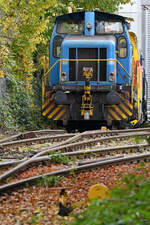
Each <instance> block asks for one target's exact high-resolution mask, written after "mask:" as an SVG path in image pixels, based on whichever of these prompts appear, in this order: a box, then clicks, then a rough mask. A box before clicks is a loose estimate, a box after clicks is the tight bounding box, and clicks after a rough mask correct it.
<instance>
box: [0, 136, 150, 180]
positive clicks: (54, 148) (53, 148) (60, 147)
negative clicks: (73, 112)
mask: <svg viewBox="0 0 150 225" xmlns="http://www.w3.org/2000/svg"><path fill="white" fill-rule="evenodd" d="M86 133H88V132H84V133H82V134H78V135H76V136H74V137H71V138H69V139H68V140H66V141H64V142H61V143H59V144H56V145H52V146H51V147H49V148H47V149H44V151H41V152H39V153H37V154H35V155H34V156H33V157H31V158H30V159H28V160H26V161H25V162H22V163H20V164H19V165H17V166H16V167H15V168H13V169H11V170H9V171H7V172H5V173H4V174H2V175H0V182H1V181H2V180H4V179H6V178H7V177H9V176H10V175H11V174H13V173H14V172H17V171H19V170H20V169H22V168H23V167H25V166H27V165H29V164H30V163H31V162H32V161H33V159H34V158H36V157H39V156H42V155H45V154H47V153H50V152H54V151H57V150H63V149H64V150H66V149H68V148H73V147H78V146H86V145H87V144H88V145H91V144H93V143H96V142H106V141H110V140H111V139H112V140H114V139H117V138H126V137H131V136H148V135H149V132H144V133H133V134H131V135H130V134H122V135H118V136H113V137H103V138H95V139H92V140H88V141H82V142H77V143H73V144H68V143H69V142H72V141H75V140H78V139H79V138H81V136H82V135H84V134H86ZM65 144H67V145H65Z"/></svg>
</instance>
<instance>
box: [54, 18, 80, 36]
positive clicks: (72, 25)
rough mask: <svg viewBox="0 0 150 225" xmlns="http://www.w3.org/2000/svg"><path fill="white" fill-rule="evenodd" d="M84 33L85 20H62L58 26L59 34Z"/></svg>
mask: <svg viewBox="0 0 150 225" xmlns="http://www.w3.org/2000/svg"><path fill="white" fill-rule="evenodd" d="M83 31H84V23H83V20H60V21H59V22H58V25H57V33H59V34H74V33H79V34H82V33H83Z"/></svg>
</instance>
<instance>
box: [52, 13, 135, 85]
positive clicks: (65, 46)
mask: <svg viewBox="0 0 150 225" xmlns="http://www.w3.org/2000/svg"><path fill="white" fill-rule="evenodd" d="M96 15H98V16H99V15H100V16H101V17H102V19H103V20H105V19H111V18H113V19H116V20H117V19H119V20H122V22H123V24H124V32H123V34H117V35H115V36H116V37H117V38H119V37H121V36H123V37H125V38H126V40H127V48H128V53H127V57H126V58H119V57H117V59H118V60H119V62H120V63H121V64H122V65H123V67H124V68H125V69H126V71H127V72H128V73H129V74H131V43H130V39H129V34H128V30H127V25H126V23H125V19H124V17H121V16H118V15H113V14H112V15H111V14H107V13H99V12H80V13H72V14H67V15H64V16H60V17H57V19H56V22H55V25H54V29H53V33H52V36H51V41H50V67H51V66H52V65H53V64H54V63H55V62H56V61H57V60H58V59H59V58H55V57H53V39H54V37H55V36H56V35H60V36H61V37H63V38H64V41H63V42H62V46H61V56H60V58H66V59H68V58H69V48H107V56H108V58H113V59H116V54H115V51H116V46H115V44H114V42H113V41H102V40H93V41H92V40H89V41H88V40H84V36H83V35H85V36H94V35H95V17H96ZM84 16H85V27H84V34H77V35H76V36H75V35H73V36H74V37H77V36H78V35H82V36H83V40H82V41H81V40H77V39H76V38H74V40H72V41H71V40H66V39H65V37H66V35H65V34H57V31H56V27H57V23H58V21H59V20H60V19H64V18H65V19H67V18H71V19H73V18H78V19H80V18H84ZM88 22H90V23H92V29H90V30H88V29H87V28H86V24H87V23H88ZM67 36H71V34H68V35H67ZM68 65H69V63H67V64H64V65H62V71H63V72H66V75H67V81H69V67H68ZM117 70H118V71H117V80H116V83H117V84H122V85H124V84H126V83H128V84H129V85H130V84H131V79H130V77H129V76H128V75H127V74H126V73H125V72H124V70H123V69H122V68H121V67H120V66H118V68H117ZM110 72H114V65H112V64H109V63H108V64H107V78H108V75H109V73H110ZM124 75H126V78H125V79H124ZM64 83H65V82H64ZM64 83H63V84H64ZM73 83H75V84H77V83H78V85H84V82H83V81H82V82H81V81H79V82H72V81H71V82H70V84H71V85H73ZM58 84H59V63H58V64H57V65H56V66H55V67H54V68H53V70H52V71H51V72H50V86H52V85H58ZM96 84H98V85H101V83H100V82H99V83H97V82H96V81H92V82H91V85H96ZM104 84H106V85H109V84H110V85H112V82H109V83H108V81H107V82H102V85H104ZM66 85H69V84H68V83H66Z"/></svg>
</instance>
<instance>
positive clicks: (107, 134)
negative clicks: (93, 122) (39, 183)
mask: <svg viewBox="0 0 150 225" xmlns="http://www.w3.org/2000/svg"><path fill="white" fill-rule="evenodd" d="M149 132H150V128H143V129H136V130H120V131H88V132H84V133H81V134H77V135H76V134H61V135H52V136H47V137H39V138H29V139H23V140H18V141H7V142H3V143H1V144H0V158H2V159H3V158H9V159H14V158H18V159H21V158H24V157H28V158H29V157H31V156H33V155H34V154H36V153H37V152H44V151H46V152H48V151H49V149H52V148H53V149H54V147H57V146H60V142H62V146H64V144H65V143H71V144H70V145H67V146H66V145H65V146H64V147H63V148H66V149H68V151H69V149H70V148H72V149H80V148H84V147H86V146H92V145H94V144H95V143H96V142H101V143H104V142H109V141H111V140H117V138H120V139H123V138H126V137H127V136H128V137H129V136H143V137H144V136H147V135H149ZM73 137H77V140H76V138H75V140H74V139H72V138H73ZM68 140H69V141H68ZM63 141H64V143H63ZM65 141H66V142H65ZM43 143H46V145H47V146H46V148H42V147H43V145H42V144H43ZM53 143H54V145H52V144H53ZM36 144H39V145H38V146H36ZM32 146H33V148H32ZM21 147H23V148H22V149H21ZM62 151H63V149H62ZM40 154H41V153H40Z"/></svg>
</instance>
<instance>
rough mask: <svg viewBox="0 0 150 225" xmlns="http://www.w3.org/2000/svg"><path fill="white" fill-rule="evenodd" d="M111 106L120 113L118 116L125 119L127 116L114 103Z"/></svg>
mask: <svg viewBox="0 0 150 225" xmlns="http://www.w3.org/2000/svg"><path fill="white" fill-rule="evenodd" d="M112 107H113V108H114V109H115V110H116V111H117V112H118V113H119V114H120V116H121V117H122V118H123V119H126V118H127V116H126V115H125V114H124V113H123V112H122V111H121V110H120V109H119V108H118V107H117V106H116V105H113V106H112Z"/></svg>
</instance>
